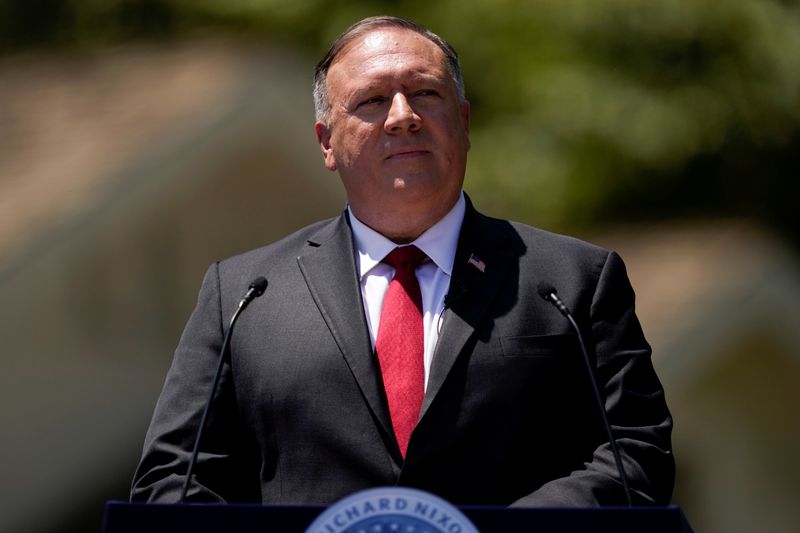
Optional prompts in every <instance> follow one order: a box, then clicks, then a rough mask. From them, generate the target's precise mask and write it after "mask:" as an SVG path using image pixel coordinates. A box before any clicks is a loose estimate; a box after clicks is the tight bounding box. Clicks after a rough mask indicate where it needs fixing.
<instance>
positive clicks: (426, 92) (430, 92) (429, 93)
mask: <svg viewBox="0 0 800 533" xmlns="http://www.w3.org/2000/svg"><path fill="white" fill-rule="evenodd" d="M438 95H439V93H438V92H436V91H435V90H433V89H422V90H421V91H417V92H415V93H414V96H438Z"/></svg>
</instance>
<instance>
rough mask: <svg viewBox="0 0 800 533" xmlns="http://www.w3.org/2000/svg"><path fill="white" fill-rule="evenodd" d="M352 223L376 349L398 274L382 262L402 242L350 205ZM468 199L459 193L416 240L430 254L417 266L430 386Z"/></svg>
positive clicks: (357, 259) (366, 310)
mask: <svg viewBox="0 0 800 533" xmlns="http://www.w3.org/2000/svg"><path fill="white" fill-rule="evenodd" d="M347 209H348V211H349V214H350V225H351V227H352V230H353V241H354V243H355V247H356V254H357V256H356V267H357V268H358V276H359V280H360V282H361V296H362V299H363V301H364V312H365V313H366V316H367V326H368V327H369V335H370V338H371V339H372V349H373V350H374V349H375V339H376V338H377V335H378V326H379V325H380V319H381V308H382V307H383V297H384V296H385V295H386V290H387V289H388V288H389V283H390V282H391V281H392V278H393V277H394V268H392V267H391V266H389V265H387V264H384V263H381V261H382V260H383V258H384V257H386V256H387V255H388V254H389V252H391V251H392V250H394V249H395V248H396V247H397V246H398V245H397V244H396V243H394V242H392V241H390V240H389V239H387V238H386V237H384V236H383V235H381V234H380V233H378V232H377V231H375V230H373V229H372V228H370V227H369V226H367V225H366V224H364V223H363V222H361V221H360V220H358V218H356V216H355V215H354V214H353V212H352V211H350V208H349V207H348V208H347ZM465 211H466V202H465V201H464V194H463V193H462V194H461V195H460V196H459V197H458V201H457V202H456V205H455V206H453V209H451V210H450V212H448V213H447V214H446V215H445V216H444V217H443V218H442V219H441V220H439V222H437V223H436V224H434V225H433V226H431V227H430V228H428V229H427V230H426V231H425V233H423V234H422V235H420V236H419V237H417V239H416V240H415V241H414V242H411V243H409V244H413V245H414V246H416V247H417V248H419V249H420V250H422V251H423V252H425V255H427V256H428V258H427V259H425V260H424V261H423V262H422V263H421V264H420V265H419V266H418V267H417V270H416V273H417V280H418V281H419V288H420V293H421V294H422V323H423V327H424V331H425V341H424V342H425V355H424V365H425V387H426V388H427V387H428V375H429V374H430V369H431V361H432V359H433V350H434V348H436V341H437V340H438V339H439V330H438V327H437V325H438V323H439V317H440V316H441V314H442V312H443V311H444V297H445V295H447V291H448V289H449V288H450V277H451V276H452V275H453V262H454V261H455V255H456V247H457V246H458V236H459V234H460V232H461V224H462V222H464V212H465Z"/></svg>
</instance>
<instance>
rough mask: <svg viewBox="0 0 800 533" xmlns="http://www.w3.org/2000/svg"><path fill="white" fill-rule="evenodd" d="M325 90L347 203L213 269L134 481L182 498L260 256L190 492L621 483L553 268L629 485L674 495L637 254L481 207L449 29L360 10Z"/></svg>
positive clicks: (586, 490) (501, 492) (545, 488)
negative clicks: (231, 330)
mask: <svg viewBox="0 0 800 533" xmlns="http://www.w3.org/2000/svg"><path fill="white" fill-rule="evenodd" d="M315 103H316V106H317V118H318V121H317V123H316V125H315V128H316V134H317V138H318V140H319V144H320V147H321V150H322V154H323V158H324V162H325V166H326V167H327V168H328V169H329V170H332V171H337V172H338V173H339V175H340V176H341V179H342V183H343V184H344V187H345V189H346V192H347V197H348V203H349V205H348V209H347V210H346V211H345V212H344V213H343V214H342V216H341V217H339V218H336V219H333V220H328V221H323V222H320V223H317V224H315V225H312V226H310V227H307V228H305V229H302V230H300V231H299V232H297V233H296V234H294V235H291V236H289V237H287V238H285V239H283V240H281V241H279V242H276V243H274V244H271V245H269V246H266V247H264V248H261V249H258V250H255V251H252V252H249V253H246V254H243V255H241V256H237V257H234V258H231V259H228V260H225V261H222V262H220V263H217V264H215V265H213V266H212V267H211V268H210V269H209V271H208V273H207V275H206V278H205V280H204V282H203V286H202V289H201V291H200V295H199V299H198V304H197V308H196V309H195V311H194V313H193V314H192V317H191V318H190V320H189V322H188V324H187V326H186V330H185V332H184V334H183V337H182V338H181V341H180V344H179V346H178V349H177V351H176V354H175V359H174V361H173V365H172V367H171V369H170V371H169V375H168V377H167V381H166V384H165V387H164V391H163V392H162V395H161V398H160V399H159V402H158V405H157V407H156V411H155V414H154V417H153V421H152V424H151V427H150V430H149V431H148V434H147V437H146V442H145V447H144V454H143V457H142V461H141V463H140V465H139V468H138V470H137V472H136V475H135V479H134V483H133V489H132V498H133V499H144V500H149V501H176V500H177V498H178V495H179V493H180V488H181V486H182V484H183V481H184V478H185V475H186V466H187V463H188V459H189V454H190V451H191V448H192V442H193V438H194V435H195V432H196V428H197V425H198V423H199V418H200V414H201V412H202V408H203V403H204V401H205V398H206V394H207V392H206V391H207V390H208V387H209V384H210V382H211V379H212V376H213V373H214V368H215V365H216V357H217V352H218V350H219V349H220V346H221V343H222V338H223V335H224V331H225V329H226V328H227V320H228V318H229V317H230V315H231V313H232V312H233V310H234V309H235V307H236V304H237V302H238V300H239V298H240V297H241V296H242V293H243V291H244V290H245V288H246V287H247V285H248V283H249V282H250V281H251V280H252V279H254V278H256V277H257V276H265V277H266V278H267V279H268V280H269V288H268V289H267V292H266V293H265V294H264V296H263V297H261V298H259V299H257V300H255V301H254V302H253V303H252V304H251V306H250V308H248V310H247V311H246V312H245V314H243V315H242V317H241V320H240V321H239V324H238V325H237V329H236V332H235V334H234V335H233V341H232V346H231V349H230V353H229V356H228V359H227V360H226V363H225V368H224V374H223V376H222V380H221V383H220V388H219V392H218V394H217V396H216V398H215V403H214V406H213V409H212V411H211V415H210V419H209V423H208V426H207V433H206V435H205V437H204V440H203V444H202V447H201V451H200V456H199V462H198V465H197V467H196V470H195V476H194V477H195V479H194V480H193V484H192V489H191V490H190V493H189V498H190V499H191V500H195V501H200V500H207V501H228V502H243V501H256V502H264V503H329V502H332V501H335V500H337V499H339V498H341V497H344V496H346V495H347V494H350V493H352V492H354V491H357V490H361V489H365V488H368V487H373V486H380V485H394V484H399V485H405V486H411V487H417V488H421V489H424V490H428V491H431V492H434V493H436V494H438V495H440V496H442V497H444V498H446V499H448V500H450V501H451V502H453V503H456V504H494V505H511V504H520V505H590V506H591V505H609V504H622V503H624V501H625V496H624V492H623V491H622V486H621V484H620V482H619V480H618V479H619V478H618V475H617V470H616V468H615V465H614V460H613V456H612V453H611V451H610V448H609V444H608V442H607V438H606V436H605V433H604V430H603V428H602V425H601V423H600V421H599V417H598V416H597V413H596V407H595V405H594V404H593V400H592V392H591V385H590V383H589V381H588V378H587V373H586V370H585V368H584V367H583V362H582V359H581V355H580V352H579V351H578V341H577V337H576V336H575V335H574V334H573V333H571V332H570V329H569V324H568V323H567V322H566V321H565V320H564V318H563V317H562V316H561V315H560V314H559V313H558V312H557V311H556V310H555V309H554V308H553V307H552V306H551V305H550V304H549V303H547V302H545V301H543V300H542V299H541V298H540V297H539V296H538V295H537V290H536V288H537V285H538V284H540V283H541V282H546V283H548V284H551V285H553V286H555V287H557V289H558V291H559V295H560V296H561V298H562V299H563V300H564V301H565V303H566V304H567V305H568V306H569V307H570V308H571V309H572V310H573V312H574V314H575V316H576V318H577V320H578V322H579V324H580V327H581V329H582V330H583V334H584V335H585V336H586V338H587V339H588V347H589V351H590V357H591V359H592V361H593V364H594V365H595V369H596V375H597V377H598V379H599V381H600V386H601V389H602V392H603V394H604V396H605V402H606V408H607V411H608V416H609V419H610V421H611V424H612V425H613V428H614V432H615V436H616V438H617V440H618V442H619V446H620V449H621V454H622V459H623V462H624V465H625V469H626V472H627V475H628V477H629V479H630V485H631V490H632V492H633V499H634V502H635V503H650V504H665V503H667V502H668V500H669V498H670V495H671V492H672V485H673V478H674V462H673V458H672V455H671V451H670V432H671V427H672V422H671V419H670V415H669V412H668V411H667V408H666V405H665V403H664V397H663V391H662V389H661V385H660V384H659V382H658V379H657V378H656V376H655V374H654V372H653V368H652V366H651V363H650V349H649V347H648V345H647V343H646V341H645V340H644V337H643V336H642V332H641V329H640V327H639V324H638V321H637V319H636V316H635V314H634V294H633V291H632V289H631V287H630V284H629V282H628V280H627V277H626V274H625V269H624V266H623V264H622V262H621V260H620V259H619V258H618V256H617V255H616V254H614V253H610V252H608V251H605V250H602V249H599V248H597V247H594V246H591V245H589V244H586V243H582V242H580V241H577V240H575V239H571V238H567V237H562V236H557V235H553V234H550V233H547V232H544V231H541V230H538V229H534V228H531V227H528V226H524V225H521V224H517V223H511V222H507V221H501V220H496V219H491V218H488V217H485V216H483V215H481V214H479V213H478V212H477V211H475V209H474V208H473V207H472V205H471V204H470V202H469V200H468V199H466V198H465V196H464V195H463V193H462V183H463V179H464V172H465V166H466V156H467V151H468V150H469V136H468V133H469V118H470V108H469V104H468V102H467V101H466V100H465V98H464V90H463V82H462V80H461V74H460V70H459V67H458V60H457V57H456V54H455V51H454V50H453V49H452V48H451V47H450V46H449V45H448V44H447V43H445V42H444V41H443V40H441V39H440V38H439V37H437V36H436V35H434V34H432V33H430V32H429V31H428V30H426V29H425V28H422V27H420V26H418V25H416V24H415V23H411V22H409V21H405V20H401V19H395V18H390V17H379V18H370V19H366V20H363V21H361V22H359V23H357V24H355V25H354V26H352V27H351V28H350V29H348V30H347V31H345V33H344V34H342V36H340V37H339V38H338V39H337V41H336V42H334V44H333V46H332V47H331V50H330V51H329V53H328V54H327V55H326V57H325V58H324V59H323V60H322V61H321V62H320V64H319V65H318V67H317V74H316V85H315ZM407 244H411V245H413V246H412V247H409V246H403V245H407ZM398 247H399V250H400V251H399V252H398V251H394V250H395V248H398ZM398 254H399V255H406V257H404V258H401V259H400V260H398V261H396V260H395V259H397V257H396V256H397V255H398Z"/></svg>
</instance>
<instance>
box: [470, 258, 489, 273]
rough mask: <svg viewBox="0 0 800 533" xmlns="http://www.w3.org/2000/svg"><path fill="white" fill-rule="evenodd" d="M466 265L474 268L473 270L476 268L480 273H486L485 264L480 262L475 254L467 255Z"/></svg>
mask: <svg viewBox="0 0 800 533" xmlns="http://www.w3.org/2000/svg"><path fill="white" fill-rule="evenodd" d="M467 263H469V264H470V265H472V266H474V267H475V268H477V269H478V270H480V271H481V272H486V263H484V262H483V261H481V258H480V257H478V256H477V255H475V254H470V255H469V259H467Z"/></svg>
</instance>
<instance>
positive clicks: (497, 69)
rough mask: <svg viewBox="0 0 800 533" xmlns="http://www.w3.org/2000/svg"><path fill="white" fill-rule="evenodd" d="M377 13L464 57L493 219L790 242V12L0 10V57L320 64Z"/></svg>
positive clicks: (269, 6) (401, 4) (796, 25)
mask: <svg viewBox="0 0 800 533" xmlns="http://www.w3.org/2000/svg"><path fill="white" fill-rule="evenodd" d="M381 13H391V14H396V15H399V16H405V17H410V18H414V19H416V20H419V21H420V22H422V23H424V24H426V25H428V26H429V27H431V28H432V29H433V30H434V31H436V32H438V33H440V34H442V35H443V36H445V37H446V38H447V39H448V40H450V41H451V42H452V43H453V44H454V45H455V46H456V48H457V49H458V50H459V52H460V53H461V56H462V62H463V65H464V71H465V76H466V81H467V91H468V97H469V98H470V100H471V101H472V103H473V128H472V138H473V150H472V153H471V155H470V158H471V162H470V168H469V173H468V174H469V175H468V181H467V189H468V190H470V191H473V192H474V193H475V195H476V196H480V203H481V205H482V206H483V207H484V208H487V209H488V210H489V211H490V212H494V213H496V214H499V215H503V216H510V217H514V218H518V219H522V220H526V221H529V222H532V223H536V224H539V225H544V226H548V227H554V228H557V229H569V230H572V229H580V228H583V227H586V226H589V225H592V226H594V225H597V224H602V223H606V222H617V221H633V220H642V219H659V218H674V217H678V216H690V217H715V216H735V217H738V216H743V217H754V218H756V219H759V220H761V221H764V222H765V223H767V224H770V225H772V226H773V227H775V228H777V229H779V230H780V231H782V232H783V233H785V234H786V235H787V236H788V237H789V238H790V239H791V240H792V241H793V242H794V243H795V244H800V217H798V216H797V215H796V213H795V202H796V198H797V197H798V192H800V187H798V184H797V182H798V179H797V178H798V177H800V172H798V171H799V170H800V163H799V162H798V161H800V158H798V156H797V154H798V152H799V151H800V60H798V58H799V57H800V6H799V5H798V2H796V1H791V0H717V1H716V2H690V1H688V0H606V1H604V2H593V1H591V0H538V1H530V0H527V1H526V0H473V1H471V2H458V1H456V0H442V1H440V2H437V3H435V4H433V5H431V3H429V2H422V1H419V0H396V1H379V0H357V1H355V2H353V1H345V0H327V1H322V0H228V1H226V2H218V1H214V0H105V1H101V0H85V1H79V0H0V21H1V22H0V47H2V48H0V49H2V50H5V53H13V52H14V51H17V50H21V49H28V48H31V47H64V46H71V47H74V46H93V45H100V44H103V43H108V42H117V41H121V40H127V39H132V38H136V39H141V38H147V39H152V38H176V37H186V36H191V35H196V34H198V33H199V34H204V35H205V34H209V33H210V34H221V35H226V36H235V37H239V38H243V39H252V38H257V39H266V40H269V41H274V42H279V43H289V44H292V45H294V46H298V47H302V48H305V49H306V50H308V51H309V52H310V53H311V54H313V55H314V56H316V55H320V54H321V53H322V52H323V50H324V48H325V46H326V44H327V43H328V42H329V41H330V40H331V39H332V38H333V37H335V35H336V34H338V33H339V32H340V31H341V30H342V29H343V28H345V27H346V26H347V25H349V24H350V23H352V22H354V21H355V20H357V19H359V18H361V17H364V16H368V15H373V14H381ZM309 77H310V73H309Z"/></svg>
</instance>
